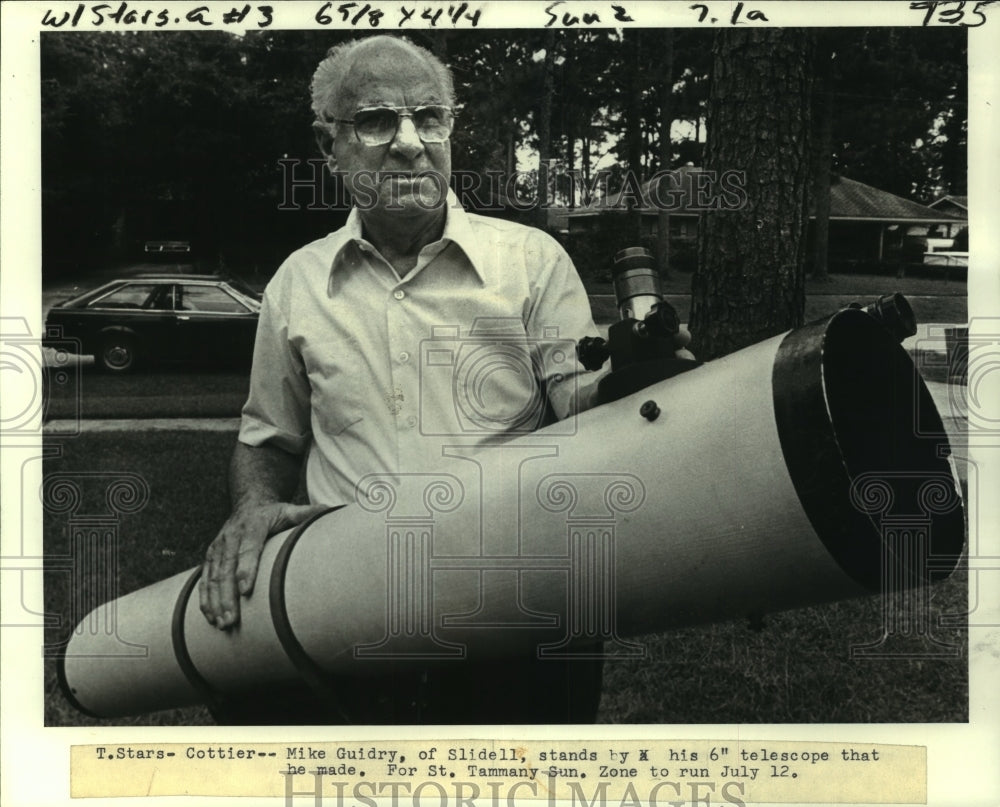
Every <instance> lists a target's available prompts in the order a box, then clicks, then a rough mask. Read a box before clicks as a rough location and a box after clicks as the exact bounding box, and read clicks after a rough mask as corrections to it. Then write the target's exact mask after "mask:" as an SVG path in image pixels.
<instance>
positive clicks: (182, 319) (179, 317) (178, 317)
mask: <svg viewBox="0 0 1000 807" xmlns="http://www.w3.org/2000/svg"><path fill="white" fill-rule="evenodd" d="M177 319H178V320H180V321H181V322H187V321H188V320H189V319H191V317H188V316H185V315H184V314H179V315H178V316H177Z"/></svg>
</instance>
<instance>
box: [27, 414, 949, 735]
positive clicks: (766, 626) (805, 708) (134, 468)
mask: <svg viewBox="0 0 1000 807" xmlns="http://www.w3.org/2000/svg"><path fill="white" fill-rule="evenodd" d="M234 439H235V435H233V434H227V433H217V432H179V431H178V432H144V433H91V434H85V435H82V436H80V437H75V438H70V439H64V440H56V439H50V440H49V441H48V442H49V444H50V445H53V446H59V447H61V450H62V455H61V456H60V457H58V458H53V459H50V460H47V461H46V466H45V472H46V474H47V475H51V474H55V473H60V474H73V475H76V476H75V478H76V479H77V480H79V481H80V484H81V487H82V489H83V496H82V499H81V503H80V506H79V508H78V511H77V512H78V514H80V515H83V514H93V513H100V512H105V511H106V504H105V501H104V489H105V487H106V485H107V482H108V481H109V478H110V477H86V476H80V475H79V474H80V473H81V472H94V471H100V472H104V473H106V474H111V475H113V474H114V473H115V472H123V471H128V472H132V473H137V474H139V475H141V476H142V477H143V478H144V479H145V480H146V483H147V484H148V486H149V490H150V499H149V503H148V504H147V505H146V506H145V507H144V508H142V509H141V510H139V511H138V512H136V513H134V514H131V515H124V516H122V517H121V518H120V521H119V523H118V537H119V553H118V570H119V574H118V591H117V594H124V593H126V592H128V591H132V590H134V589H137V588H140V587H142V586H145V585H148V584H150V583H153V582H155V581H157V580H161V579H163V578H165V577H167V576H170V575H172V574H175V573H177V572H180V571H183V570H184V569H187V568H190V567H192V566H195V565H197V563H199V562H200V559H201V558H202V556H203V552H204V547H205V546H206V545H207V543H208V542H209V541H210V540H211V539H212V538H213V537H214V534H215V530H216V529H217V527H218V526H219V525H221V523H222V521H223V520H224V519H225V517H226V515H227V508H228V505H227V502H226V495H225V482H224V479H225V471H226V465H227V462H228V457H229V453H230V451H231V448H232V445H233V441H234ZM68 529H69V517H68V516H67V515H65V514H62V515H52V514H49V515H47V517H46V519H45V533H44V540H45V548H46V552H47V553H49V554H59V553H63V552H66V551H67V549H68V537H67V535H68ZM86 582H87V584H86V585H85V590H84V591H83V592H77V594H82V597H81V599H82V603H83V605H82V608H81V609H80V610H79V611H78V612H77V614H76V615H74V614H73V613H71V606H70V602H71V601H72V599H73V598H72V596H71V594H73V592H72V591H71V589H70V585H69V580H68V575H66V574H64V573H59V572H55V571H50V572H48V573H47V574H46V577H45V605H46V610H47V611H48V612H50V613H54V614H58V615H60V617H61V624H60V625H59V626H57V627H52V628H50V629H49V630H48V631H47V634H46V640H47V642H49V643H50V645H56V644H58V642H59V641H60V639H62V638H64V637H66V636H67V635H68V633H69V631H70V630H71V629H72V627H73V626H74V625H75V624H76V621H77V619H78V618H79V615H80V614H81V613H85V612H86V611H89V610H90V609H91V608H92V607H94V606H95V605H97V604H98V602H99V600H100V597H101V590H100V588H99V586H98V585H97V581H96V580H94V579H93V578H88V579H87V581H86ZM966 591H967V581H966V577H965V575H963V574H956V575H955V576H953V577H952V578H951V579H949V580H948V581H946V582H944V583H942V584H940V585H939V586H937V587H936V588H935V589H934V596H933V599H932V606H931V613H930V615H929V618H930V619H931V620H932V621H931V623H930V625H931V628H932V630H931V634H932V635H933V636H934V637H935V638H937V639H939V640H941V641H944V642H947V643H951V644H953V645H954V646H956V647H957V649H958V650H959V656H958V657H957V658H951V659H948V658H925V659H900V658H893V659H881V660H878V659H862V658H852V657H851V647H852V646H854V645H861V644H866V643H871V642H875V641H877V640H878V639H879V638H880V636H881V635H882V632H883V631H882V610H881V607H882V603H881V598H879V597H868V598H864V599H858V600H852V601H847V602H841V603H836V604H831V605H826V606H822V607H814V608H809V609H806V610H799V611H794V612H785V613H778V614H772V615H768V616H766V617H765V619H764V622H763V625H762V626H761V625H756V626H751V624H750V623H749V621H747V620H737V621H732V622H726V623H720V624H715V625H708V626H702V627H697V628H687V629H684V630H676V631H671V632H669V633H664V634H657V635H654V636H646V637H643V638H642V639H641V641H642V642H643V643H644V645H645V647H646V651H647V653H646V658H644V659H641V660H636V659H622V660H612V661H609V662H608V664H607V665H606V672H605V686H604V694H603V699H602V706H601V713H600V718H599V719H600V720H601V721H602V722H622V723H628V722H635V723H755V722H773V723H782V722H818V721H823V722H880V721H900V722H911V721H912V722H941V721H965V720H967V719H968V668H967V662H966V653H965V648H966V634H965V631H964V630H962V629H961V628H949V629H947V630H946V629H942V628H938V627H937V626H936V621H935V620H936V619H937V617H938V616H940V615H941V614H964V612H965V611H966V601H967V595H966ZM959 622H960V623H961V620H959ZM45 687H46V693H47V695H48V697H47V699H46V704H45V719H46V724H47V725H52V726H67V725H201V724H206V723H210V722H211V720H210V717H209V715H208V713H207V711H206V710H204V709H202V708H188V709H182V710H175V711H170V712H159V713H155V714H150V715H144V716H140V717H135V718H127V719H119V720H115V721H98V720H94V719H90V718H87V717H84V716H82V715H80V714H78V713H77V712H75V711H74V710H73V708H72V707H71V706H70V705H69V703H68V702H67V701H66V700H65V699H64V698H63V696H62V694H61V692H60V691H59V688H58V686H57V683H56V676H55V665H54V662H53V660H52V659H46V661H45Z"/></svg>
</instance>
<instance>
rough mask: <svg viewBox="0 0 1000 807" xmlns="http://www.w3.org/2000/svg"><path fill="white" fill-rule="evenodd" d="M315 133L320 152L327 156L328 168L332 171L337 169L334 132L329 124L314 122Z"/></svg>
mask: <svg viewBox="0 0 1000 807" xmlns="http://www.w3.org/2000/svg"><path fill="white" fill-rule="evenodd" d="M312 126H313V135H314V136H315V137H316V145H317V146H319V150H320V153H321V154H322V155H323V157H325V158H326V165H327V168H329V169H330V173H333V172H334V171H336V170H337V158H336V157H335V156H334V155H333V134H332V133H331V127H330V126H329V125H328V124H324V123H320V122H319V121H314V122H313V125H312Z"/></svg>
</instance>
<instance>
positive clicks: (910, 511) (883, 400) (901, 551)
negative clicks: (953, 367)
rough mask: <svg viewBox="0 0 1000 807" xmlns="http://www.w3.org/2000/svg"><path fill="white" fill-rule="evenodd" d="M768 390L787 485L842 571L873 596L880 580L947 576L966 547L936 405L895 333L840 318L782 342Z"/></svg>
mask: <svg viewBox="0 0 1000 807" xmlns="http://www.w3.org/2000/svg"><path fill="white" fill-rule="evenodd" d="M773 381H774V398H775V416H776V420H777V425H778V431H779V436H780V439H781V445H782V451H783V452H784V454H785V459H786V462H787V465H788V470H789V473H790V474H791V476H792V481H793V484H794V485H795V488H796V492H797V493H798V495H799V499H800V500H801V502H802V505H803V508H804V509H805V511H806V514H807V516H808V517H809V520H810V522H811V523H812V525H813V527H814V529H815V530H816V532H817V534H818V535H819V537H820V539H821V540H822V541H823V543H824V544H825V545H826V547H827V549H829V551H830V552H831V554H832V555H833V556H834V558H836V560H837V561H838V563H839V564H840V565H841V567H842V568H843V569H844V571H846V572H847V573H848V574H849V575H851V577H853V578H854V579H855V580H857V581H858V582H859V583H861V584H862V585H864V586H865V587H867V588H869V589H871V590H873V591H878V590H880V588H881V587H882V585H883V579H884V578H883V574H884V573H886V574H887V573H891V574H892V576H893V577H894V578H896V579H898V580H902V581H905V584H906V585H919V584H922V583H928V582H933V581H934V580H937V579H941V578H943V577H946V576H947V575H948V574H950V573H951V571H952V570H953V569H954V567H955V565H956V564H957V562H958V558H959V556H960V554H961V552H962V547H963V545H964V542H965V519H964V511H963V506H962V501H961V494H960V493H959V491H958V488H957V480H956V479H955V478H954V475H953V473H952V469H951V464H950V462H949V460H948V454H949V453H950V448H949V446H948V440H947V437H946V435H945V430H944V426H943V424H942V422H941V418H940V416H939V415H938V412H937V409H936V408H935V405H934V401H933V399H932V397H931V394H930V392H929V391H928V389H927V386H926V385H925V384H924V382H923V380H922V379H921V378H920V375H919V373H918V372H917V369H916V367H915V366H914V365H913V362H912V361H911V360H910V357H909V356H908V355H907V353H906V351H905V350H904V349H903V348H902V347H901V346H900V345H899V344H898V342H897V341H896V340H895V339H894V338H893V335H892V334H891V333H890V332H889V331H888V330H886V328H885V327H884V326H883V325H882V324H880V323H879V321H878V320H876V319H875V318H873V317H872V316H870V315H868V314H866V313H865V312H863V311H860V310H845V311H842V312H839V313H838V314H836V315H834V316H833V317H831V318H830V319H829V320H827V321H825V322H822V323H817V324H815V325H812V326H806V327H805V328H802V329H800V330H798V331H794V332H792V333H791V334H789V335H788V337H786V339H785V340H784V341H783V343H782V345H781V347H780V348H779V352H778V356H777V358H776V361H775V370H774V379H773ZM887 565H888V566H889V567H891V568H884V567H886V566H887Z"/></svg>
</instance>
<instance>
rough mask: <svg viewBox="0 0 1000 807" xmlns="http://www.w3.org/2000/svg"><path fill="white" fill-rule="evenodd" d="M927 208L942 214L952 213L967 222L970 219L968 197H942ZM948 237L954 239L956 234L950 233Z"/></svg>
mask: <svg viewBox="0 0 1000 807" xmlns="http://www.w3.org/2000/svg"><path fill="white" fill-rule="evenodd" d="M927 206H928V207H930V208H933V209H934V210H938V211H940V212H942V213H951V214H952V215H953V216H959V217H960V218H962V219H965V220H968V218H969V197H968V196H942V197H941V198H940V199H935V200H934V201H933V202H931V203H930V204H929V205H927ZM948 236H949V237H950V238H954V237H955V233H954V232H950V233H948Z"/></svg>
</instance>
